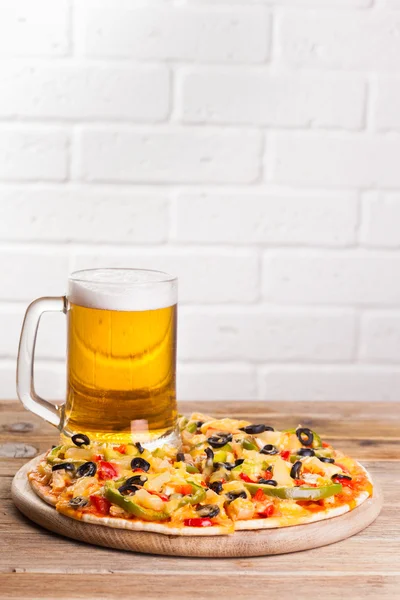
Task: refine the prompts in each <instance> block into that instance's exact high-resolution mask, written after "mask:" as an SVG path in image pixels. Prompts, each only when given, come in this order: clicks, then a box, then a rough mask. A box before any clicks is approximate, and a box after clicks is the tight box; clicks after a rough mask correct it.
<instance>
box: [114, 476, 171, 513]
mask: <svg viewBox="0 0 400 600" xmlns="http://www.w3.org/2000/svg"><path fill="white" fill-rule="evenodd" d="M104 495H105V497H106V499H107V500H108V501H109V502H111V504H116V505H117V506H119V507H121V508H123V509H124V510H125V511H126V512H128V513H130V514H131V515H134V516H135V517H137V518H138V519H142V521H166V520H167V519H169V514H168V513H166V512H164V511H157V510H152V509H151V508H144V507H143V506H139V504H137V503H136V502H135V499H134V498H135V497H134V496H123V495H122V494H120V492H119V491H118V490H117V489H115V488H114V487H112V486H110V485H107V484H106V485H105V487H104Z"/></svg>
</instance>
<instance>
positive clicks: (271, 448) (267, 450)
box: [260, 444, 279, 454]
mask: <svg viewBox="0 0 400 600" xmlns="http://www.w3.org/2000/svg"><path fill="white" fill-rule="evenodd" d="M278 453H279V450H278V448H276V447H275V446H273V445H272V444H266V446H264V447H263V448H261V450H260V454H278Z"/></svg>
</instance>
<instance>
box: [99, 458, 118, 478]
mask: <svg viewBox="0 0 400 600" xmlns="http://www.w3.org/2000/svg"><path fill="white" fill-rule="evenodd" d="M97 476H98V478H99V479H102V480H105V479H114V477H118V471H117V469H116V468H115V466H114V465H113V464H112V463H110V462H107V461H105V460H101V461H100V462H99V466H98V467H97Z"/></svg>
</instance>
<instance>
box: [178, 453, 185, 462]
mask: <svg viewBox="0 0 400 600" xmlns="http://www.w3.org/2000/svg"><path fill="white" fill-rule="evenodd" d="M176 462H185V455H184V454H183V452H178V454H177V455H176Z"/></svg>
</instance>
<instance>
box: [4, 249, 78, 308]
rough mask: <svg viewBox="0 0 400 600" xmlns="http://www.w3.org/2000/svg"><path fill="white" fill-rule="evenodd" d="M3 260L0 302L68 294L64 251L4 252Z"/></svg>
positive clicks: (6, 250) (27, 250) (31, 250)
mask: <svg viewBox="0 0 400 600" xmlns="http://www.w3.org/2000/svg"><path fill="white" fill-rule="evenodd" d="M1 257H2V269H1V287H0V300H6V301H8V300H11V301H12V300H24V301H27V302H31V301H32V300H34V299H35V298H39V297H41V296H62V295H63V294H64V293H65V291H66V288H67V276H68V271H69V269H68V258H67V256H66V255H65V253H64V252H63V251H57V252H56V251H54V250H52V251H51V252H50V251H49V250H36V249H34V248H27V249H26V250H10V249H2V250H1Z"/></svg>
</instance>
